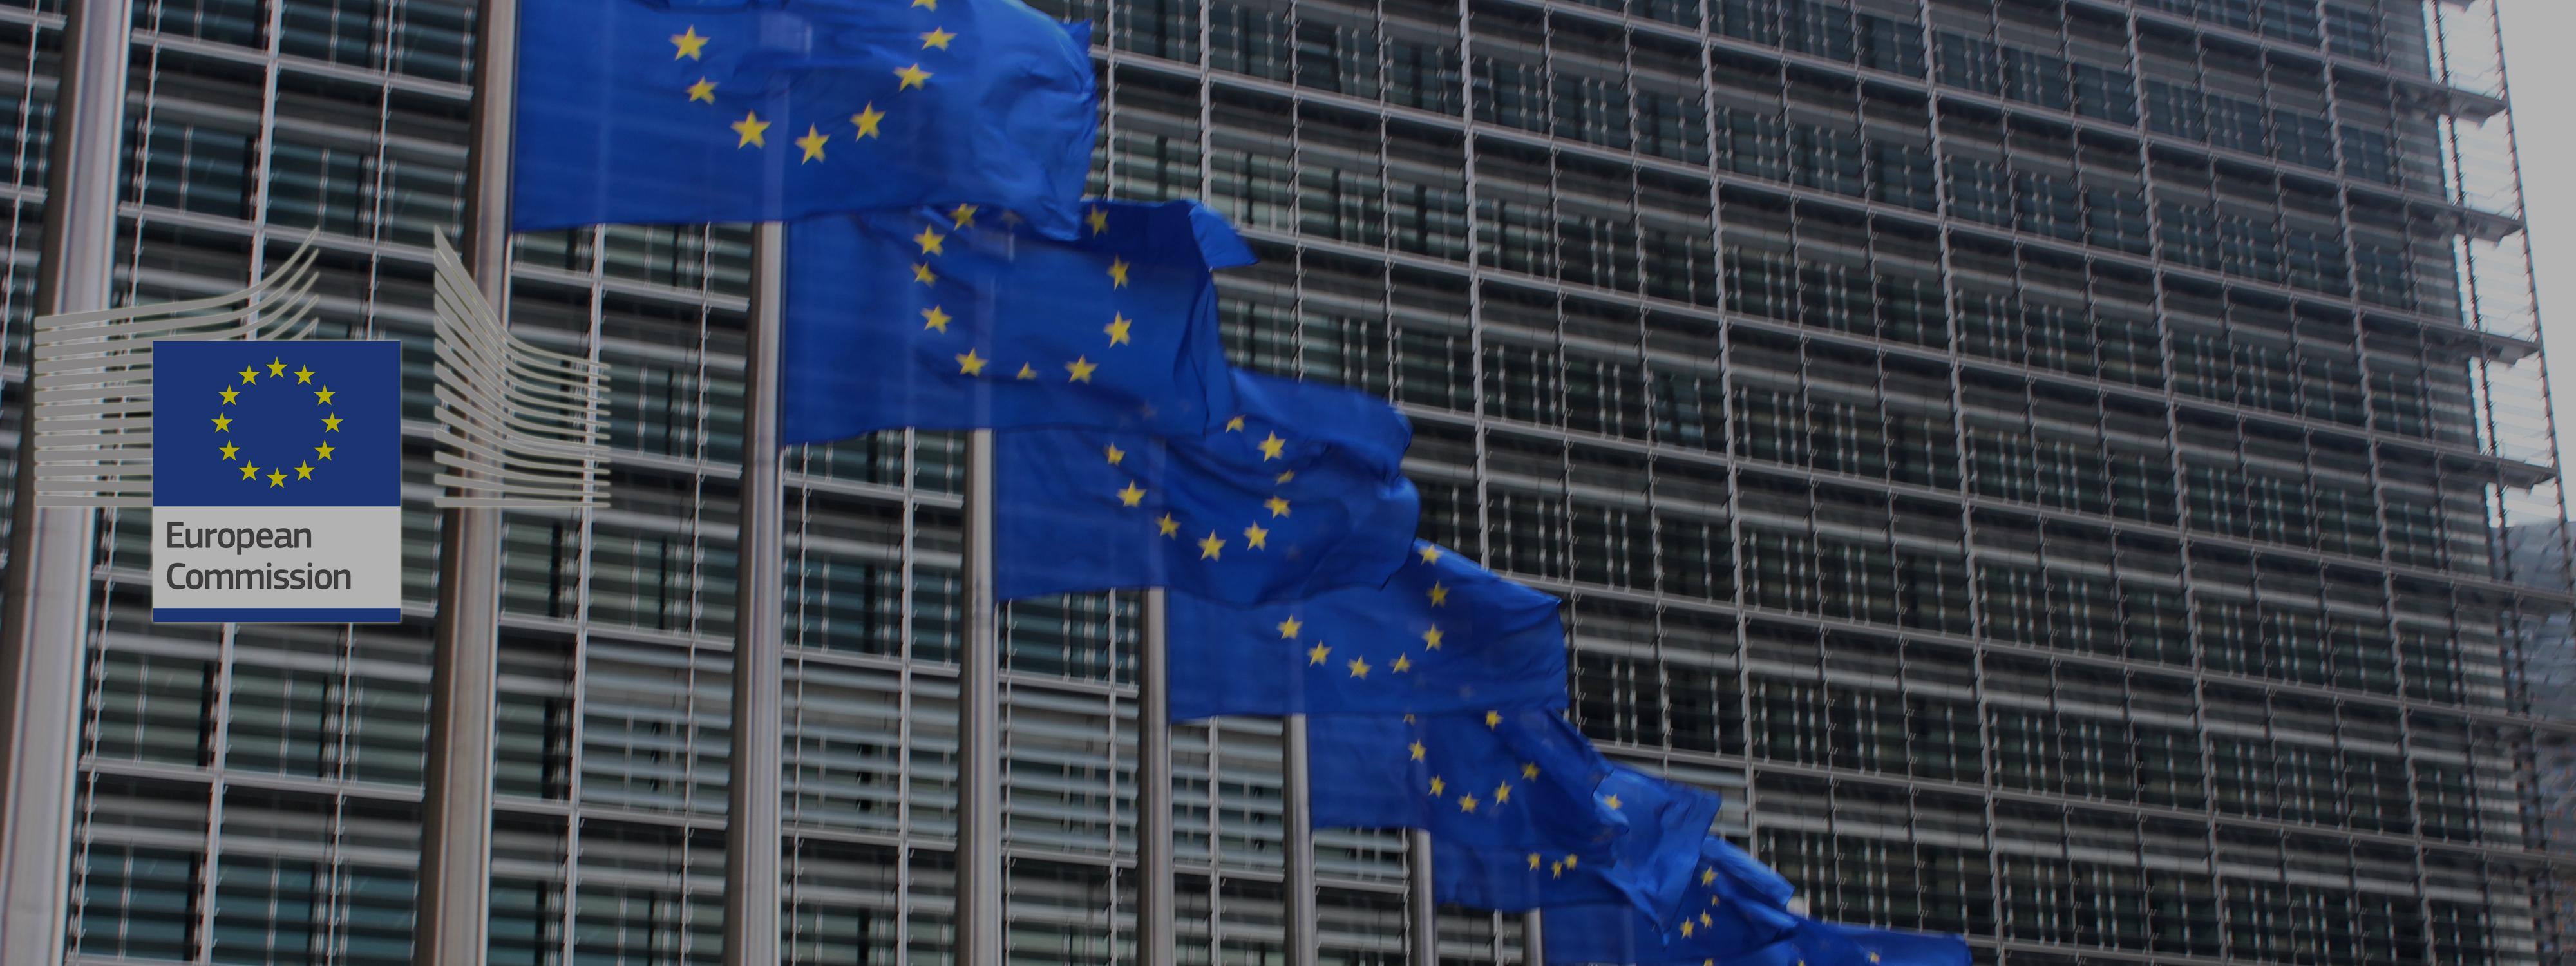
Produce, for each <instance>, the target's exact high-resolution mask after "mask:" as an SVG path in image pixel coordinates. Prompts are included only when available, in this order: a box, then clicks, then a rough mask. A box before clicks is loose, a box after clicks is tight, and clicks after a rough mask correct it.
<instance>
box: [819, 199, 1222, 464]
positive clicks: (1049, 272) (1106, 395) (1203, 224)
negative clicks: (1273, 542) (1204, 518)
mask: <svg viewBox="0 0 2576 966" xmlns="http://www.w3.org/2000/svg"><path fill="white" fill-rule="evenodd" d="M787 240H788V244H787V265H786V279H785V283H784V284H785V288H786V296H785V302H786V305H785V310H784V311H785V315H784V318H783V319H782V326H781V327H782V329H783V330H784V332H783V336H782V341H781V343H780V387H779V405H780V410H781V412H780V436H781V437H782V438H783V439H784V440H785V441H786V442H787V443H790V444H795V443H822V442H830V441H832V440H837V439H847V438H849V437H852V436H858V435H861V434H864V433H870V432H874V431H877V430H880V429H892V428H897V427H903V426H911V427H917V428H920V429H1010V428H1020V427H1032V426H1072V427H1090V428H1097V429H1126V430H1134V431H1139V432H1158V433H1169V434H1174V435H1182V436H1191V437H1196V436H1199V435H1202V434H1204V433H1206V432H1207V431H1208V430H1209V429H1212V428H1214V426H1215V422H1216V420H1218V419H1222V418H1223V417H1222V416H1218V415H1216V414H1219V413H1231V412H1233V411H1235V401H1234V386H1233V383H1232V381H1231V380H1230V379H1228V377H1227V371H1228V370H1227V368H1226V365H1225V351H1224V347H1223V346H1221V345H1220V344H1219V343H1218V336H1217V324H1216V280H1215V277H1214V276H1213V275H1211V274H1210V272H1211V271H1212V270H1214V269H1218V268H1227V267H1232V266H1236V265H1249V264H1251V263H1252V251H1251V249H1249V248H1247V247H1245V246H1244V244H1243V239H1242V237H1241V236H1238V235H1236V234H1235V233H1234V229H1233V227H1231V226H1229V225H1227V224H1226V223H1225V219H1224V217H1223V216H1220V215H1218V214H1217V213H1215V212H1213V211H1210V210H1208V209H1207V208H1206V207H1204V206H1201V205H1200V204H1199V203H1197V202H1194V201H1178V202H1169V203H1165V204H1135V203H1128V202H1115V201H1101V202H1093V203H1092V204H1091V205H1090V207H1089V208H1088V209H1087V210H1085V212H1084V213H1083V228H1082V237H1080V238H1078V239H1075V240H1072V241H1056V240H1051V239H1047V238H1042V237H1039V236H1037V235H1036V234H1035V233H1033V232H1031V231H1029V230H1028V229H1027V227H1026V226H1025V225H1022V224H1018V223H1016V222H1015V221H1014V220H1013V219H1011V218H1009V217H1007V216H1001V215H996V214H995V213H991V212H981V211H977V210H974V209H972V208H971V207H968V208H958V209H952V210H949V211H945V212H934V211H929V210H926V209H923V210H914V211H907V212H870V213H864V214H857V215H840V216H827V217H819V218H808V219H805V220H802V221H798V222H793V223H791V224H789V225H788V227H787Z"/></svg>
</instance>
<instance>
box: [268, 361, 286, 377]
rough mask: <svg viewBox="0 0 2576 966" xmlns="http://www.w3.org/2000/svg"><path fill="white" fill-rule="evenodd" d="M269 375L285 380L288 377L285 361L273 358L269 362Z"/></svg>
mask: <svg viewBox="0 0 2576 966" xmlns="http://www.w3.org/2000/svg"><path fill="white" fill-rule="evenodd" d="M268 374H269V375H272V376H277V377H279V378H284V377H285V376H286V363H285V362H284V361H283V360H279V359H275V358H271V359H270V360H268Z"/></svg>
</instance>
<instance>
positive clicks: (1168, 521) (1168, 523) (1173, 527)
mask: <svg viewBox="0 0 2576 966" xmlns="http://www.w3.org/2000/svg"><path fill="white" fill-rule="evenodd" d="M1154 526H1155V527H1157V528H1159V529H1161V530H1162V531H1163V535H1164V536H1166V537H1170V536H1177V535H1179V534H1180V532H1181V521H1179V520H1174V519H1172V515H1171V514H1169V513H1166V514H1163V518H1162V519H1159V520H1156V521H1154Z"/></svg>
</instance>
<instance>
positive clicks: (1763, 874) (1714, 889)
mask: <svg viewBox="0 0 2576 966" xmlns="http://www.w3.org/2000/svg"><path fill="white" fill-rule="evenodd" d="M1699 858H1700V869H1699V871H1698V873H1697V875H1696V876H1695V877H1693V878H1692V879H1691V886H1690V889H1689V891H1687V892H1685V893H1683V895H1682V903H1681V908H1680V910H1679V912H1678V914H1677V915H1676V916H1675V917H1673V918H1672V919H1670V920H1668V921H1667V922H1665V923H1663V924H1658V923H1656V922H1654V921H1652V920H1650V919H1648V918H1647V917H1645V916H1643V915H1640V914H1639V913H1638V912H1637V910H1635V909H1633V908H1630V907H1628V906H1623V905H1597V906H1581V907H1563V908H1554V909H1550V910H1548V912H1547V930H1546V936H1547V958H1548V961H1549V962H1561V963H1681V962H1690V963H1697V962H1700V961H1702V960H1705V959H1711V958H1714V959H1721V960H1731V959H1733V958H1735V957H1740V956H1743V955H1746V954H1748V953H1751V952H1753V951H1755V950H1758V949H1761V948H1763V947H1765V946H1768V945H1771V944H1772V943H1775V942H1779V941H1780V940H1782V939H1784V938H1786V937H1787V936H1788V935H1789V934H1790V932H1791V931H1793V930H1795V929H1797V928H1798V927H1799V925H1800V923H1801V922H1803V921H1804V920H1802V919H1800V918H1799V917H1798V916H1797V915H1796V914H1795V913H1792V912H1790V911H1789V910H1788V902H1789V897H1790V895H1791V893H1792V890H1791V888H1790V886H1789V883H1788V880H1785V879H1782V878H1780V874H1779V873H1776V872H1773V871H1771V869H1770V868H1769V867H1767V866H1764V865H1763V864H1762V863H1760V862H1756V861H1754V860H1753V857H1752V856H1749V855H1746V854H1744V852H1743V850H1741V849H1737V848H1736V847H1734V846H1732V845H1728V844H1727V843H1726V840H1725V839H1721V838H1718V837H1716V836H1709V837H1708V838H1707V839H1705V840H1703V841H1702V842H1701V843H1700V854H1699ZM1815 966H1821V964H1815Z"/></svg>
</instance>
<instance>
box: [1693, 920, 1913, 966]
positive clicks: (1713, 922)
mask: <svg viewBox="0 0 2576 966" xmlns="http://www.w3.org/2000/svg"><path fill="white" fill-rule="evenodd" d="M1699 924H1700V925H1701V926H1715V925H1717V920H1715V919H1712V918H1709V915H1708V913H1705V912H1703V913H1700V914H1699ZM1871 961H1872V962H1876V960H1871Z"/></svg>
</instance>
